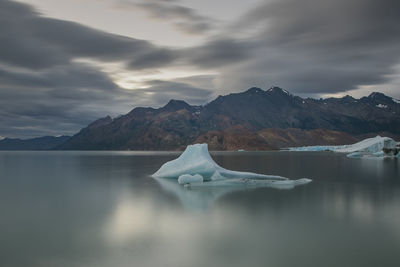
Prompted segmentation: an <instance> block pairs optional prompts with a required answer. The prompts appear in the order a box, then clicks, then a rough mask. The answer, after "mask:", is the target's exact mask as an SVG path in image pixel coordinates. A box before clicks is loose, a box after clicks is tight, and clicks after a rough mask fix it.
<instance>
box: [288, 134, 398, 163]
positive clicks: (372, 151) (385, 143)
mask: <svg viewBox="0 0 400 267" xmlns="http://www.w3.org/2000/svg"><path fill="white" fill-rule="evenodd" d="M289 150H290V151H333V152H338V153H349V154H348V155H347V156H348V157H350V158H361V157H364V156H372V157H383V156H394V155H396V154H397V153H396V151H398V144H397V142H396V141H394V140H393V139H392V138H389V137H381V136H379V135H378V136H376V137H373V138H368V139H364V140H362V141H360V142H358V143H355V144H352V145H342V146H306V147H291V148H289ZM384 151H388V152H387V153H386V152H384ZM392 154H393V155H392Z"/></svg>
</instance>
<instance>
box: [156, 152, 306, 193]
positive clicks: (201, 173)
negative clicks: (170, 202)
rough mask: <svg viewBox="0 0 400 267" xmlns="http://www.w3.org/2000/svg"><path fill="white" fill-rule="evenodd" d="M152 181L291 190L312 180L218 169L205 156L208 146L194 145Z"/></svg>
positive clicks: (198, 186)
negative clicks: (169, 180) (174, 180)
mask: <svg viewBox="0 0 400 267" xmlns="http://www.w3.org/2000/svg"><path fill="white" fill-rule="evenodd" d="M152 176H153V177H154V178H169V179H177V180H178V183H179V184H183V185H184V186H185V187H186V188H200V187H202V188H207V187H246V188H249V187H272V188H280V189H291V188H293V187H295V186H297V185H302V184H307V183H309V182H311V179H307V178H302V179H298V180H290V179H288V178H286V177H282V176H278V175H266V174H258V173H252V172H241V171H231V170H227V169H224V168H222V167H221V166H219V165H218V164H217V163H216V162H215V161H214V160H213V159H212V158H211V155H210V153H209V152H208V145H207V144H194V145H189V146H187V147H186V149H185V151H184V152H183V153H182V154H181V155H180V156H179V157H178V158H177V159H174V160H172V161H169V162H166V163H164V164H163V165H162V166H161V168H160V169H159V170H158V171H157V172H155V173H154V174H153V175H152Z"/></svg>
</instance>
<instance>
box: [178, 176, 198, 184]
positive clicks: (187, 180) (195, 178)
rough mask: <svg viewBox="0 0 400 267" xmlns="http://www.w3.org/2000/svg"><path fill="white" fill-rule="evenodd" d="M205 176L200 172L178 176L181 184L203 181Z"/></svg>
mask: <svg viewBox="0 0 400 267" xmlns="http://www.w3.org/2000/svg"><path fill="white" fill-rule="evenodd" d="M202 182H203V176H201V175H200V174H195V175H190V174H182V175H181V176H179V178H178V183H179V184H193V183H202Z"/></svg>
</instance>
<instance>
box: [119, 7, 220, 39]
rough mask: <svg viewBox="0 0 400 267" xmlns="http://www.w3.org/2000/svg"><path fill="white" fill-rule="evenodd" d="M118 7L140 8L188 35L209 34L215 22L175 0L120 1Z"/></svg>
mask: <svg viewBox="0 0 400 267" xmlns="http://www.w3.org/2000/svg"><path fill="white" fill-rule="evenodd" d="M118 6H120V7H123V8H126V7H128V8H129V7H134V8H140V9H142V10H144V11H146V12H147V13H148V14H150V16H151V17H153V18H156V19H160V20H169V21H171V22H172V23H173V25H174V26H175V27H176V28H178V29H179V30H181V31H183V32H185V33H190V34H204V33H209V32H210V31H212V30H213V29H214V28H215V24H216V22H217V21H216V20H215V19H212V18H209V17H206V16H203V15H201V14H199V13H198V12H197V11H196V10H194V9H192V8H189V7H185V6H183V5H180V4H179V1H176V0H146V1H127V0H120V1H119V4H118Z"/></svg>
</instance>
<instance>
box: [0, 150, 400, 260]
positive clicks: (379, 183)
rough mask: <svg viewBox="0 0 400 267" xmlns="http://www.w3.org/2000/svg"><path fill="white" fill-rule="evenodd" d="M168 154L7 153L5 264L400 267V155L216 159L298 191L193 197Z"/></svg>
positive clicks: (2, 195)
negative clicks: (171, 172) (166, 166)
mask: <svg viewBox="0 0 400 267" xmlns="http://www.w3.org/2000/svg"><path fill="white" fill-rule="evenodd" d="M177 156H178V154H177V153H162V152H0V266H4V267H14V266H18V267H19V266H23V267H26V266H29V267H36V266H40V267H42V266H43V267H58V266H63V267H64V266H65V267H83V266H84V267H106V266H107V267H108V266H110V267H111V266H112V267H120V266H124V267H125V266H134V267H135V266H138V267H147V266H152V267H169V266H171V267H180V266H182V267H191V266H199V267H204V266H230V267H236V266H243V267H244V266H271V267H280V266H286V267H290V266H308V267H309V266H318V267H326V266H341V267H343V266H352V267H354V266H374V267H376V266H385V267H386V266H396V267H398V266H400V159H385V160H381V159H349V158H346V157H345V155H342V154H334V153H329V152H309V153H307V152H218V153H212V156H213V158H214V160H215V161H216V162H217V163H218V164H220V165H221V166H222V167H224V168H227V169H232V170H242V171H253V172H257V173H266V174H276V175H282V176H286V177H289V178H293V179H297V178H303V177H306V178H311V179H313V182H312V183H310V184H307V185H304V186H299V187H296V188H294V189H292V190H279V189H273V188H258V189H246V190H237V189H235V190H236V191H232V190H231V189H230V188H218V189H207V190H186V189H184V188H183V187H181V186H178V185H177V184H175V183H171V182H170V181H168V180H155V179H153V178H151V177H149V175H150V174H152V173H154V172H155V171H156V170H157V169H158V168H159V167H160V166H161V165H162V164H163V163H165V162H166V161H169V160H171V159H173V158H176V157H177Z"/></svg>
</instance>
